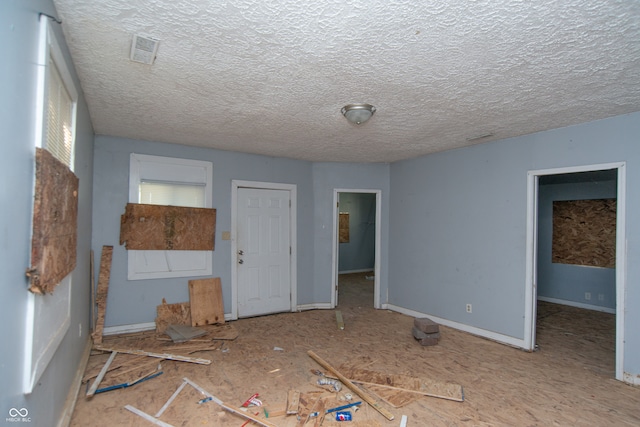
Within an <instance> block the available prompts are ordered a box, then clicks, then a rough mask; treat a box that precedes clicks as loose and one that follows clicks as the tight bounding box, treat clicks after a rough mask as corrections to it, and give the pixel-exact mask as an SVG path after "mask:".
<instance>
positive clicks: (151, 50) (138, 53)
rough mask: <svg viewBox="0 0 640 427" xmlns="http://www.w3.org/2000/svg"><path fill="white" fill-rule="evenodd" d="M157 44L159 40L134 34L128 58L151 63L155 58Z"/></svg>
mask: <svg viewBox="0 0 640 427" xmlns="http://www.w3.org/2000/svg"><path fill="white" fill-rule="evenodd" d="M159 44H160V40H156V39H152V38H150V37H143V36H140V35H137V34H135V35H134V36H133V41H132V42H131V56H130V59H131V60H132V61H135V62H142V63H143V64H149V65H151V64H153V61H155V59H156V53H157V52H158V45H159Z"/></svg>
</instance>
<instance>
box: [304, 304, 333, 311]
mask: <svg viewBox="0 0 640 427" xmlns="http://www.w3.org/2000/svg"><path fill="white" fill-rule="evenodd" d="M332 308H333V307H331V303H330V302H323V303H316V304H302V305H299V306H298V310H297V311H307V310H331V309H332Z"/></svg>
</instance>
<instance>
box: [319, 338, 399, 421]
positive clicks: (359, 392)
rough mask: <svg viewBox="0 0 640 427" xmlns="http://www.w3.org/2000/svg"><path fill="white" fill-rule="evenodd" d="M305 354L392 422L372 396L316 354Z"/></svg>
mask: <svg viewBox="0 0 640 427" xmlns="http://www.w3.org/2000/svg"><path fill="white" fill-rule="evenodd" d="M307 354H308V355H309V356H311V358H312V359H313V360H315V361H316V362H318V364H319V365H320V366H322V367H323V368H325V369H326V370H328V371H329V372H331V373H333V374H334V375H335V376H336V377H337V378H338V379H339V380H340V381H341V382H342V383H343V384H344V385H345V386H346V387H347V388H349V389H350V390H351V391H353V392H354V393H355V394H357V395H358V396H360V397H361V398H362V400H364V401H365V402H367V403H368V404H369V405H370V406H371V407H372V408H373V409H375V410H376V411H378V412H379V413H380V414H382V416H384V417H385V418H386V419H388V420H389V421H391V420H393V419H394V418H395V417H394V415H393V414H392V413H391V412H389V411H388V410H386V409H385V408H383V407H382V406H381V405H380V402H378V401H377V400H376V399H375V398H374V397H373V396H371V395H370V394H369V393H366V392H365V391H363V390H362V389H360V388H359V387H358V386H357V385H355V384H354V383H353V382H351V381H350V380H349V379H348V378H347V377H345V376H344V375H342V374H341V373H340V372H338V370H337V369H335V368H334V367H333V366H331V365H330V364H329V363H327V362H326V361H324V360H323V359H322V358H321V357H320V356H318V355H317V354H315V353H314V352H313V351H312V350H309V351H307Z"/></svg>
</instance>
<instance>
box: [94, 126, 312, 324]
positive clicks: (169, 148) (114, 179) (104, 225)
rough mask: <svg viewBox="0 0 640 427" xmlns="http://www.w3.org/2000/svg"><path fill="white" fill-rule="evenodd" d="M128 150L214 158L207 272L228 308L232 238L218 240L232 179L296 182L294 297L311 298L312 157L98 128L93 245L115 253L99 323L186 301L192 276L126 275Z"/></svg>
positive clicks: (149, 316) (141, 316)
mask: <svg viewBox="0 0 640 427" xmlns="http://www.w3.org/2000/svg"><path fill="white" fill-rule="evenodd" d="M131 153H138V154H152V155H157V156H167V157H178V158H185V159H196V160H204V161H210V162H212V163H213V208H215V209H216V242H215V250H214V251H213V276H214V277H220V279H221V282H222V294H223V299H224V306H225V313H230V312H231V265H232V260H231V241H230V240H222V239H221V237H222V232H223V231H231V181H232V180H234V179H236V180H246V181H264V182H275V183H286V184H296V185H297V195H298V200H297V203H298V206H297V212H298V213H297V224H298V229H297V235H298V242H297V245H298V265H297V271H298V291H297V292H298V303H299V304H308V303H311V302H312V301H313V289H312V288H311V286H312V283H311V281H310V280H309V279H308V278H309V277H311V276H312V275H313V244H312V243H311V242H313V233H312V230H313V226H312V220H313V198H312V196H311V194H312V184H311V164H310V163H309V162H304V161H297V160H290V159H281V158H274V157H266V156H257V155H251V154H243V153H234V152H229V151H220V150H212V149H206V148H197V147H187V146H183V145H177V144H163V143H155V142H146V141H135V140H129V139H122V138H115V137H106V136H97V137H96V144H95V172H94V173H95V175H94V176H95V179H94V194H96V197H95V198H94V204H93V223H94V228H93V243H92V245H93V249H94V250H95V251H96V253H100V251H101V248H102V246H103V245H112V246H113V247H114V249H113V261H112V267H111V279H110V283H109V296H108V299H107V313H106V317H105V326H107V327H110V326H120V325H131V324H140V323H148V322H153V321H154V320H155V317H156V307H157V306H158V305H159V304H160V303H161V302H162V299H163V298H165V299H166V300H167V302H168V303H176V302H184V301H189V291H188V281H189V280H190V279H193V277H189V278H187V277H183V278H175V279H154V280H133V281H129V280H127V252H126V249H125V248H124V246H120V245H119V236H120V216H121V215H122V214H123V213H124V208H125V206H126V204H127V202H128V197H129V157H130V154H131Z"/></svg>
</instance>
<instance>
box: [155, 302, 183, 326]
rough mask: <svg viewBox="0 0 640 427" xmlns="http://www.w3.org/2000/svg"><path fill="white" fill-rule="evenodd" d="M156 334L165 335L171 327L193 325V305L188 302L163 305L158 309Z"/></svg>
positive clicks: (163, 303) (165, 303) (164, 303)
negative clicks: (168, 327)
mask: <svg viewBox="0 0 640 427" xmlns="http://www.w3.org/2000/svg"><path fill="white" fill-rule="evenodd" d="M156 313H157V317H156V332H157V333H159V334H163V333H164V331H165V330H166V329H167V326H169V325H191V305H190V304H189V303H188V302H179V303H175V304H167V301H166V300H165V299H164V298H163V299H162V304H160V305H159V306H157V307H156Z"/></svg>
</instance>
